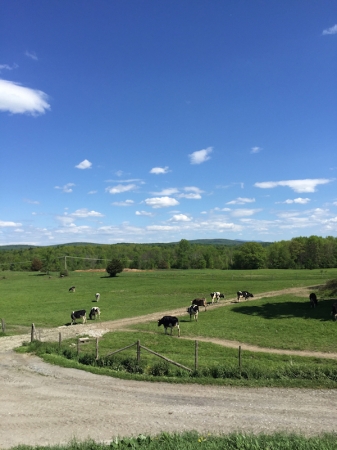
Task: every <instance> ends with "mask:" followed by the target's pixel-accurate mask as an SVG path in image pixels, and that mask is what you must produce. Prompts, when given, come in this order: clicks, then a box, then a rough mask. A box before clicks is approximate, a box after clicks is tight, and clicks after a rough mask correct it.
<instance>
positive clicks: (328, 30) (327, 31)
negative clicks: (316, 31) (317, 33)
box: [322, 24, 337, 35]
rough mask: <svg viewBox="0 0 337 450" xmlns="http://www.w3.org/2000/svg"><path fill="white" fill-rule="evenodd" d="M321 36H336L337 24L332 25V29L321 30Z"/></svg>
mask: <svg viewBox="0 0 337 450" xmlns="http://www.w3.org/2000/svg"><path fill="white" fill-rule="evenodd" d="M322 34H323V35H326V34H337V24H336V25H334V26H333V27H330V28H327V29H326V30H323V32H322Z"/></svg>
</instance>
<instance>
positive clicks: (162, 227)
mask: <svg viewBox="0 0 337 450" xmlns="http://www.w3.org/2000/svg"><path fill="white" fill-rule="evenodd" d="M146 229H147V230H149V231H172V230H177V229H178V228H177V227H172V226H169V225H149V226H148V227H146Z"/></svg>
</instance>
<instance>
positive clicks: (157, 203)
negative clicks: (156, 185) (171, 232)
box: [145, 197, 179, 208]
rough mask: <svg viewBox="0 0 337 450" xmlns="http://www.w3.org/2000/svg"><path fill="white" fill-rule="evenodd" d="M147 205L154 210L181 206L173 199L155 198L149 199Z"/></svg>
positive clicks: (146, 201)
mask: <svg viewBox="0 0 337 450" xmlns="http://www.w3.org/2000/svg"><path fill="white" fill-rule="evenodd" d="M145 203H146V204H147V205H149V206H152V208H167V207H169V206H176V205H179V202H178V200H176V199H175V198H172V197H153V198H147V199H146V200H145Z"/></svg>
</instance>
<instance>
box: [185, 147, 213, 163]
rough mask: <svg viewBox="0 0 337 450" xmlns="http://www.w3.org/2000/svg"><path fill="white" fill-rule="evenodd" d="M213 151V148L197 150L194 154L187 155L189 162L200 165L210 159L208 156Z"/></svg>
mask: <svg viewBox="0 0 337 450" xmlns="http://www.w3.org/2000/svg"><path fill="white" fill-rule="evenodd" d="M212 151H213V147H207V148H205V149H203V150H198V151H196V152H193V153H191V154H189V155H188V156H189V158H190V162H191V164H201V163H203V162H205V161H207V160H208V159H210V156H209V155H210V154H211V153H212Z"/></svg>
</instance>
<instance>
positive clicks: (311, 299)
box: [309, 292, 318, 308]
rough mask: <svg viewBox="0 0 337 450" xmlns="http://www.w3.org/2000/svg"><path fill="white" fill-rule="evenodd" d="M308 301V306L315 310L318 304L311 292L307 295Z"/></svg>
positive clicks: (313, 293)
mask: <svg viewBox="0 0 337 450" xmlns="http://www.w3.org/2000/svg"><path fill="white" fill-rule="evenodd" d="M309 300H310V306H311V307H312V308H316V306H317V303H318V300H317V295H316V294H315V292H312V293H311V294H310V295H309Z"/></svg>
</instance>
